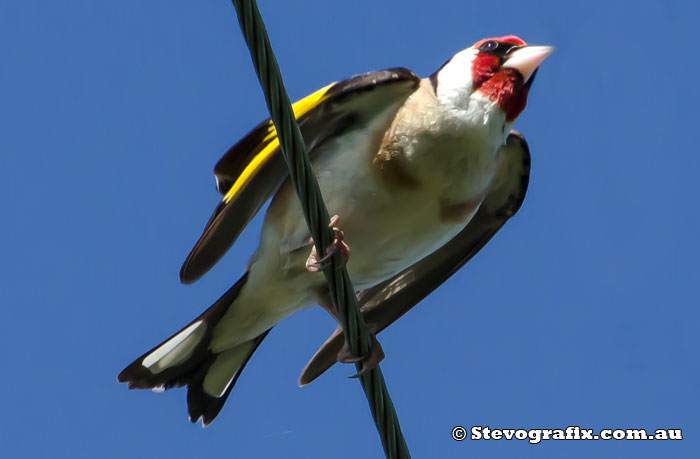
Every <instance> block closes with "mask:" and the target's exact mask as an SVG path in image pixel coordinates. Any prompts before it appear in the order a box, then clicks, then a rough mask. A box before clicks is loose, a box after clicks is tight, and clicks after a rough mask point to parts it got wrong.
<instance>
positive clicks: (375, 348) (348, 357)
mask: <svg viewBox="0 0 700 459" xmlns="http://www.w3.org/2000/svg"><path fill="white" fill-rule="evenodd" d="M369 337H370V339H371V340H372V347H371V348H370V350H369V353H368V354H367V355H363V356H360V357H354V356H353V355H352V354H351V353H350V348H349V347H348V343H347V342H346V343H345V344H344V345H343V348H342V349H341V350H340V352H338V362H340V363H361V366H362V368H360V371H358V372H357V374H354V375H352V376H348V378H351V379H354V378H359V377H361V376H362V375H364V374H366V373H367V372H369V371H372V370H373V369H375V368H376V367H377V365H379V362H381V361H382V360H384V357H385V355H384V350H383V349H382V345H381V344H379V341H378V340H377V335H376V334H375V333H373V332H370V333H369Z"/></svg>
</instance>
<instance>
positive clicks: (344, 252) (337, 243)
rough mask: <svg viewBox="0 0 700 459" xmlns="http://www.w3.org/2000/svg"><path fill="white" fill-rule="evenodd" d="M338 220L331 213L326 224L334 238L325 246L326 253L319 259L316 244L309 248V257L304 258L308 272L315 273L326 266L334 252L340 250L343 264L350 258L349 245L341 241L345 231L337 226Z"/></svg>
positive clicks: (338, 218)
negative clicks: (329, 219)
mask: <svg viewBox="0 0 700 459" xmlns="http://www.w3.org/2000/svg"><path fill="white" fill-rule="evenodd" d="M339 221H340V217H338V216H337V215H333V216H332V217H331V221H330V223H329V224H328V227H329V228H331V229H332V230H333V235H334V239H333V242H331V244H330V245H329V246H328V247H326V255H324V256H323V257H322V258H320V259H319V258H318V253H317V252H316V246H315V245H314V246H313V247H312V248H311V253H310V254H309V258H307V259H306V269H307V270H308V271H309V272H312V273H316V272H319V271H321V270H323V269H324V268H326V266H328V263H329V262H330V259H331V258H332V257H333V255H334V254H335V253H336V252H340V256H341V259H342V260H343V264H345V263H347V261H348V259H349V258H350V247H348V245H347V244H346V243H345V242H344V241H343V238H344V237H345V233H343V232H342V231H341V230H340V228H338V227H337V224H338V222H339Z"/></svg>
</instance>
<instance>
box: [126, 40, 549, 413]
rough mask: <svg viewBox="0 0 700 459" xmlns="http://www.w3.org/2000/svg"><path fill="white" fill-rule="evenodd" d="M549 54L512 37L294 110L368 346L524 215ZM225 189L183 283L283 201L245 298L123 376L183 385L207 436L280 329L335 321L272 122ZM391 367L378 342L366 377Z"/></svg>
mask: <svg viewBox="0 0 700 459" xmlns="http://www.w3.org/2000/svg"><path fill="white" fill-rule="evenodd" d="M552 51H553V48H551V47H546V46H527V45H526V43H525V42H524V41H523V40H521V39H520V38H518V37H515V36H505V37H499V38H491V39H484V40H480V41H478V42H477V43H475V44H474V45H473V46H471V47H470V48H467V49H465V50H463V51H460V52H459V53H457V54H456V55H455V56H453V57H452V58H451V59H449V60H448V61H447V62H446V63H445V64H444V65H443V66H442V67H440V69H438V70H437V71H436V72H435V73H433V74H432V75H430V76H429V77H427V78H423V79H421V78H419V77H418V76H416V74H415V73H413V72H411V71H410V70H407V69H404V68H393V69H389V70H384V71H379V72H371V73H366V74H364V75H359V76H355V77H352V78H350V79H347V80H344V81H340V82H337V83H333V84H330V85H328V86H326V87H324V88H323V89H320V90H319V91H316V92H315V93H313V94H311V95H310V96H308V97H306V98H304V99H302V100H300V101H299V102H297V103H295V104H294V113H295V115H296V118H297V120H298V122H299V125H300V127H301V131H302V133H303V136H304V139H305V141H306V144H307V147H308V150H309V154H310V157H311V160H312V164H313V166H314V170H315V173H316V176H317V178H318V181H319V184H320V187H321V190H322V193H323V197H324V200H325V202H326V205H327V206H328V209H329V211H330V213H331V214H332V215H333V214H336V215H338V216H340V223H339V226H340V227H342V234H344V242H345V243H347V244H348V245H349V247H350V250H351V251H352V255H351V256H350V257H349V259H348V261H347V268H348V271H349V273H350V277H351V279H352V281H353V284H354V286H355V288H356V289H357V291H358V292H359V293H358V294H359V299H360V304H361V306H362V309H363V314H364V316H365V320H366V321H367V324H368V327H369V329H370V331H371V332H372V336H374V335H375V334H376V333H378V332H380V331H381V330H383V329H384V328H386V327H387V326H388V325H390V324H391V323H393V322H394V321H395V320H396V319H398V318H399V317H400V316H401V315H403V314H404V313H405V312H406V311H408V310H409V309H410V308H412V307H413V306H414V305H415V304H416V303H418V302H419V301H420V300H421V299H423V298H424V297H425V296H427V295H428V294H429V293H430V292H432V291H433V290H434V289H435V288H437V287H438V286H439V285H440V284H442V282H444V281H445V280H446V279H447V278H449V277H450V276H451V275H452V274H453V273H454V272H456V271H457V270H458V269H459V268H460V267H461V266H462V265H463V264H464V263H466V262H467V261H468V260H469V259H470V258H471V257H473V256H474V255H475V254H476V252H478V251H479V250H480V249H481V248H482V247H483V246H484V245H485V244H486V243H487V242H488V241H489V239H490V238H491V237H492V236H493V235H494V234H495V233H496V232H497V231H498V230H499V229H500V228H501V226H502V225H503V224H504V223H505V222H506V220H508V218H510V217H511V216H512V215H513V214H514V213H515V212H516V211H517V210H518V209H519V207H520V205H521V204H522V202H523V199H524V196H525V191H526V189H527V184H528V177H529V169H530V155H529V151H528V147H527V144H526V142H525V139H524V138H523V137H522V136H521V135H520V134H518V133H517V132H515V131H511V126H512V124H513V122H514V121H515V119H516V118H517V117H518V116H519V115H520V113H521V112H522V111H523V109H524V108H525V104H526V101H527V96H528V91H529V89H530V86H531V85H532V82H533V80H534V76H535V74H536V72H537V69H538V67H539V65H540V64H541V62H542V61H543V60H544V59H545V58H546V57H547V56H548V55H549V54H550V53H551V52H552ZM214 175H215V176H216V184H217V189H218V191H219V192H221V193H222V194H223V196H224V197H223V200H222V201H221V202H220V203H219V205H218V206H217V207H216V209H215V210H214V213H213V215H212V216H211V218H210V219H209V222H208V223H207V225H206V227H205V228H204V232H203V233H202V235H201V237H200V238H199V240H198V241H197V243H196V244H195V246H194V248H193V249H192V251H191V253H190V254H189V256H188V257H187V259H186V261H185V263H184V265H183V266H182V269H181V271H180V279H181V280H182V282H184V283H191V282H194V281H195V280H197V279H198V278H199V277H201V276H202V275H203V274H204V273H206V272H207V271H208V270H209V269H210V268H211V267H212V266H214V264H216V262H217V261H218V260H219V259H220V258H221V257H222V256H223V255H224V254H225V253H226V251H227V250H228V249H229V247H230V246H231V245H232V244H233V243H234V241H235V240H236V238H237V237H238V235H239V234H240V232H241V231H242V230H243V228H244V227H245V226H246V225H247V224H248V223H249V222H250V220H251V219H252V218H253V217H254V216H255V214H256V213H257V212H258V211H259V210H260V208H261V207H262V206H263V205H264V204H265V202H266V201H267V200H268V199H269V198H270V197H271V198H272V202H271V203H270V206H269V208H268V210H267V214H266V216H265V220H264V223H263V227H262V231H261V235H260V245H259V247H258V249H257V250H256V251H255V253H254V254H253V256H252V257H251V259H250V262H249V263H248V267H247V270H246V272H245V274H243V276H242V277H241V278H240V279H239V280H238V282H236V284H235V285H234V286H233V287H231V288H230V289H229V290H228V291H227V292H226V293H224V295H223V296H222V297H221V298H219V299H218V300H217V301H216V302H215V303H214V304H213V305H212V306H211V307H210V308H209V309H207V310H206V311H204V312H203V313H202V314H201V315H200V316H199V317H197V318H196V319H194V320H193V321H192V322H191V323H189V324H188V325H187V326H186V327H184V328H183V329H182V330H180V331H178V332H177V333H175V334H174V335H172V336H171V337H170V338H168V339H167V340H165V341H164V342H163V343H162V344H159V345H158V346H156V347H154V348H153V349H151V350H150V351H148V352H147V353H145V354H144V355H142V356H141V357H139V358H138V359H137V360H136V361H134V362H133V363H132V364H131V365H129V366H128V367H127V368H126V369H124V370H123V371H122V372H121V373H120V374H119V377H118V380H119V381H121V382H127V383H128V384H129V387H130V388H139V389H167V388H170V387H178V386H187V387H188V391H187V402H188V410H189V415H190V420H191V421H192V422H196V421H197V420H199V419H201V420H202V423H203V425H207V424H209V423H210V422H212V421H213V420H214V418H215V417H216V416H217V415H218V413H219V411H220V410H221V408H222V406H223V405H224V403H225V401H226V398H227V397H228V395H229V393H230V392H231V389H232V388H233V386H234V384H235V382H236V380H237V379H238V377H239V376H240V374H241V371H242V370H243V368H244V367H245V364H246V363H247V362H248V360H249V359H250V358H251V356H252V354H253V353H254V352H255V349H257V347H258V346H259V345H260V343H261V342H262V340H263V339H264V338H265V336H266V335H267V334H268V333H269V331H270V329H271V328H272V327H273V326H275V325H276V324H277V323H278V322H280V321H281V320H282V319H284V318H285V317H287V316H288V315H290V314H292V313H293V312H295V311H297V310H299V309H301V308H305V307H309V306H313V305H314V304H321V305H322V306H324V307H325V308H326V309H327V310H329V311H330V312H331V313H333V312H334V309H333V306H332V305H330V304H329V301H328V298H327V286H326V284H325V280H324V277H323V276H322V275H320V274H318V273H313V272H310V271H313V269H307V268H313V267H315V266H316V264H315V261H317V260H315V259H314V257H313V254H312V253H311V252H312V247H313V241H312V240H311V238H310V236H309V233H308V230H307V227H306V223H305V221H304V218H303V216H302V213H301V207H300V204H299V202H298V200H297V197H296V195H295V193H294V190H293V189H292V186H291V184H290V181H289V180H288V179H287V177H288V172H287V168H286V165H285V162H284V159H283V157H282V155H281V153H280V148H279V142H278V140H277V137H276V132H275V128H274V126H273V125H272V123H271V122H270V121H269V120H267V121H264V122H263V123H261V124H259V125H258V126H257V127H256V128H254V129H253V130H252V131H251V132H250V133H249V134H248V135H246V136H245V137H244V138H243V139H242V140H241V141H239V142H238V143H237V144H236V145H234V146H233V147H232V148H231V149H230V150H229V151H228V152H226V154H225V155H224V156H223V158H222V159H221V160H220V161H219V163H218V164H217V165H216V167H215V169H214ZM337 234H341V233H340V231H339V230H338V233H337ZM310 254H311V255H310ZM307 265H308V266H307ZM343 343H344V340H343V336H342V331H341V330H340V329H338V330H336V332H335V333H334V334H333V335H332V336H331V338H329V340H328V341H327V342H326V343H325V344H324V345H323V347H322V348H321V349H320V350H319V351H318V352H317V353H316V355H315V356H314V357H313V359H312V360H311V362H309V364H308V365H307V367H306V368H305V369H304V371H303V373H302V375H301V378H300V384H306V383H308V382H310V381H311V380H313V379H314V378H316V377H317V376H318V375H320V374H321V373H322V372H323V371H325V370H326V369H327V368H329V367H330V366H331V365H333V363H335V362H336V361H337V360H338V356H339V355H340V356H342V355H344V354H343V351H344V350H343ZM382 355H383V354H381V349H380V347H379V344H378V343H377V342H376V340H375V346H374V349H373V353H372V356H369V357H368V361H367V362H366V363H367V368H370V367H372V366H374V365H376V363H377V362H378V361H379V360H380V359H381V357H382ZM341 360H344V359H343V358H341ZM347 361H349V359H347Z"/></svg>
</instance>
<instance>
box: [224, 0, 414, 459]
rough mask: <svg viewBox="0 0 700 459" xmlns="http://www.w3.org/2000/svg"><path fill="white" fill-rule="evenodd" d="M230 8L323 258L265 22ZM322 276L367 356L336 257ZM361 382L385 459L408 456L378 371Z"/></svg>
mask: <svg viewBox="0 0 700 459" xmlns="http://www.w3.org/2000/svg"><path fill="white" fill-rule="evenodd" d="M233 5H234V7H235V8H236V11H237V13H238V21H239V23H240V25H241V30H242V31H243V35H244V37H245V40H246V43H247V44H248V49H249V50H250V55H251V57H252V59H253V65H254V66H255V73H257V75H258V80H260V85H261V86H262V89H263V92H264V93H265V102H266V103H267V108H268V110H269V111H270V115H271V118H272V122H273V123H274V124H275V128H276V129H277V136H278V138H279V141H280V146H281V149H282V154H283V155H284V159H285V161H286V162H287V166H288V167H289V173H290V179H291V181H292V184H293V185H294V187H295V188H296V191H297V194H298V195H299V199H300V200H301V205H302V209H303V211H304V218H306V223H307V225H308V227H309V232H310V233H311V237H312V238H313V240H314V241H315V243H316V251H317V253H319V254H323V253H325V248H326V247H328V246H329V245H330V244H331V242H332V241H333V238H334V236H333V231H332V230H331V229H330V228H328V222H329V221H330V216H329V215H328V209H327V208H326V206H325V204H324V203H323V197H322V196H321V190H320V189H319V186H318V182H317V181H316V178H315V176H314V173H313V170H312V168H311V163H310V161H309V157H308V154H307V152H306V145H305V144H304V140H303V138H302V136H301V131H299V126H298V125H297V122H296V119H295V117H294V112H293V111H292V107H291V105H290V103H289V96H288V95H287V91H286V89H285V88H284V83H283V82H282V75H281V74H280V69H279V66H278V65H277V59H275V55H274V53H273V52H272V46H271V45H270V39H269V38H268V36H267V31H266V30H265V24H264V23H263V20H262V17H261V16H260V11H259V10H258V7H257V4H256V2H255V0H233ZM341 217H342V216H341ZM323 274H324V275H325V276H326V281H327V282H328V286H329V291H330V297H331V299H332V300H333V303H334V304H335V305H336V307H337V308H338V312H339V315H340V322H341V325H342V327H343V332H344V334H345V339H346V340H347V343H348V345H349V347H350V352H351V354H352V355H353V356H362V355H367V354H368V353H369V351H370V349H371V346H372V342H371V340H370V337H369V335H368V334H367V327H366V325H365V322H364V320H363V318H362V316H361V315H360V312H359V307H358V305H357V297H356V296H355V290H354V288H353V286H352V282H351V281H350V277H349V276H348V272H347V269H346V268H345V266H344V264H343V261H342V259H341V257H340V254H339V253H336V254H335V255H334V256H333V257H332V259H331V262H330V264H329V265H328V266H326V267H325V268H324V270H323ZM360 367H361V364H357V368H358V371H359V370H360ZM360 382H361V383H362V388H363V389H364V391H365V395H366V396H367V400H368V402H369V406H370V409H371V410H372V417H373V418H374V422H375V424H376V425H377V430H378V431H379V435H380V437H381V440H382V446H383V447H384V454H385V455H386V457H388V458H409V457H411V456H410V453H409V452H408V446H406V440H405V439H404V437H403V434H402V433H401V427H400V426H399V419H398V416H397V415H396V410H395V409H394V404H393V403H392V401H391V397H390V396H389V391H388V389H387V387H386V382H385V381H384V377H383V376H382V372H381V370H380V369H379V367H378V366H377V367H376V368H375V369H373V370H372V371H370V372H368V373H365V374H364V375H362V376H361V377H360Z"/></svg>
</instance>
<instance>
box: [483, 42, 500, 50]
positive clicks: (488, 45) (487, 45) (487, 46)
mask: <svg viewBox="0 0 700 459" xmlns="http://www.w3.org/2000/svg"><path fill="white" fill-rule="evenodd" d="M496 48H498V42H497V41H496V40H489V41H487V42H486V43H484V44H483V45H481V46H479V51H494V50H495V49H496Z"/></svg>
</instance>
